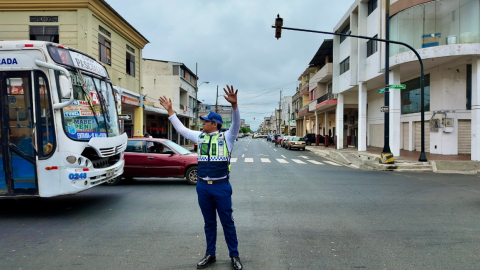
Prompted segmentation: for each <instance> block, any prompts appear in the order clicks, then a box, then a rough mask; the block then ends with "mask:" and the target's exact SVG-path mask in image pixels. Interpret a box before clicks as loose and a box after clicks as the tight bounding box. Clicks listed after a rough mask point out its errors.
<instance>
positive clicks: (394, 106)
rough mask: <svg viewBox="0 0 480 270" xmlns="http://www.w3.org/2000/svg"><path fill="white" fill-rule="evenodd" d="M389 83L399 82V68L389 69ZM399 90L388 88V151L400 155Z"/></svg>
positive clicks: (396, 155)
mask: <svg viewBox="0 0 480 270" xmlns="http://www.w3.org/2000/svg"><path fill="white" fill-rule="evenodd" d="M389 75H390V84H400V69H399V68H394V69H392V70H391V71H390V73H389ZM401 91H402V90H400V89H390V106H389V118H390V135H389V136H390V151H392V154H393V156H395V157H398V156H400V141H401V132H400V115H401Z"/></svg>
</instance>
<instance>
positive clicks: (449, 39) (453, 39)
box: [447, 35, 457, 45]
mask: <svg viewBox="0 0 480 270" xmlns="http://www.w3.org/2000/svg"><path fill="white" fill-rule="evenodd" d="M451 44H457V36H455V35H450V36H448V37H447V45H451Z"/></svg>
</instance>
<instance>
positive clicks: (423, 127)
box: [272, 20, 427, 162]
mask: <svg viewBox="0 0 480 270" xmlns="http://www.w3.org/2000/svg"><path fill="white" fill-rule="evenodd" d="M282 24H283V20H282ZM272 28H277V27H275V26H272ZM281 29H285V30H291V31H300V32H307V33H316V34H325V35H334V36H344V37H354V38H361V39H368V40H374V41H380V42H385V43H387V47H388V45H389V43H393V44H398V45H403V46H405V47H407V48H409V49H410V50H411V51H412V52H413V53H414V54H415V55H416V56H417V58H418V61H419V62H420V95H421V107H422V108H421V117H420V119H421V137H422V138H421V152H420V157H419V159H418V161H420V162H426V161H427V157H426V155H425V99H424V72H423V61H422V58H421V57H420V54H418V52H417V51H416V50H415V49H414V48H413V47H412V46H410V45H408V44H406V43H403V42H400V41H393V40H387V39H381V38H373V37H366V36H356V35H346V34H341V33H334V32H326V31H317V30H308V29H301V28H292V27H284V26H281ZM278 38H280V37H277V39H278ZM386 58H387V59H386V61H387V62H386V63H388V58H389V56H388V55H387V57H386ZM388 70H389V65H388V66H386V68H385V72H387V71H388ZM385 81H387V79H386V80H385ZM388 89H389V85H386V86H385V93H387V91H388ZM387 98H388V95H386V96H385V99H387ZM385 102H387V101H385ZM386 104H388V103H386ZM387 118H388V117H387V115H386V116H385V119H387ZM387 138H388V137H387ZM386 144H388V145H389V143H388V142H386ZM385 150H388V151H390V146H388V149H385V147H384V151H385Z"/></svg>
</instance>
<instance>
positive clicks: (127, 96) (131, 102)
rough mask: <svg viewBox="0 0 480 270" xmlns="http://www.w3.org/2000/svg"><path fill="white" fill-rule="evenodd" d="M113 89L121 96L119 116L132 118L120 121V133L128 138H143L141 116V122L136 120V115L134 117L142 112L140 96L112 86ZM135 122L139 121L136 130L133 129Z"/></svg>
mask: <svg viewBox="0 0 480 270" xmlns="http://www.w3.org/2000/svg"><path fill="white" fill-rule="evenodd" d="M114 89H116V90H117V91H118V92H119V93H120V95H121V110H120V112H121V114H122V115H131V116H132V117H131V118H130V119H129V120H121V125H120V126H121V129H122V130H121V131H122V132H125V133H127V136H128V137H129V138H133V137H141V136H143V128H142V127H143V115H142V116H141V120H140V119H138V118H139V117H138V115H135V113H136V112H138V111H139V110H142V108H141V107H140V105H141V102H140V94H137V93H135V92H132V91H130V90H127V89H125V88H121V87H119V86H114ZM136 121H141V122H139V123H138V124H137V127H138V128H135V122H136Z"/></svg>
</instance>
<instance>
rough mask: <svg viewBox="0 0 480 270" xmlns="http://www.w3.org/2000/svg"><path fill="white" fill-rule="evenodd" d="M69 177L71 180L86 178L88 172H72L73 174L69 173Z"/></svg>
mask: <svg viewBox="0 0 480 270" xmlns="http://www.w3.org/2000/svg"><path fill="white" fill-rule="evenodd" d="M68 178H70V180H78V179H85V178H87V174H86V173H71V174H69V175H68Z"/></svg>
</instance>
